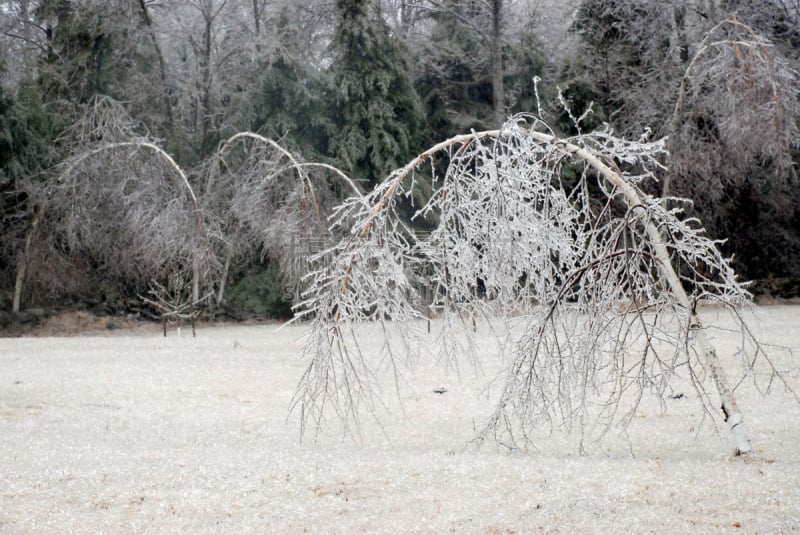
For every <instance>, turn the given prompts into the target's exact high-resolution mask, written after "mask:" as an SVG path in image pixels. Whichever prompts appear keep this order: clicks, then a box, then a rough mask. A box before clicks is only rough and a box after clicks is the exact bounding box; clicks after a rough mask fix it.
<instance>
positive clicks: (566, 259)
mask: <svg viewBox="0 0 800 535" xmlns="http://www.w3.org/2000/svg"><path fill="white" fill-rule="evenodd" d="M664 151H665V149H664V142H663V140H662V141H658V142H655V143H647V142H628V141H624V140H622V139H619V138H617V137H614V136H613V135H612V134H611V133H609V132H599V133H595V134H591V135H582V136H579V137H577V138H574V139H559V138H558V137H556V136H555V135H554V134H553V133H552V131H551V130H550V129H549V127H548V126H547V125H546V124H545V123H543V122H542V121H541V120H540V119H537V118H535V117H526V116H521V117H517V118H515V119H514V120H513V121H512V122H510V123H507V124H506V125H505V126H504V128H503V129H501V130H496V131H489V132H482V133H473V134H469V135H464V136H457V137H455V138H452V139H450V140H447V141H445V142H442V143H440V144H438V145H436V146H434V147H432V148H431V149H429V150H428V151H426V152H424V153H423V154H421V155H420V156H419V157H417V158H416V159H415V160H413V161H412V162H410V163H409V164H408V165H406V166H405V167H403V168H401V169H399V170H397V171H396V172H394V173H393V174H392V175H390V176H389V177H388V178H387V179H386V181H384V182H383V183H382V184H381V185H379V186H378V187H377V188H376V189H375V191H374V192H372V193H371V194H369V195H368V196H366V197H364V198H355V199H351V200H350V201H347V202H346V203H344V204H343V205H342V206H340V207H339V208H338V209H337V211H336V213H335V218H334V225H340V226H344V227H346V228H352V231H351V233H350V236H349V237H347V238H346V239H344V240H342V241H341V242H340V243H338V244H337V245H336V246H335V247H333V248H332V249H330V250H328V251H325V252H324V253H322V254H320V255H318V256H317V260H318V261H319V262H320V264H319V266H318V268H317V269H316V270H315V271H314V272H313V273H312V274H311V276H310V279H311V282H310V287H309V290H308V291H307V293H306V296H307V300H306V301H305V302H304V303H302V305H301V306H300V307H299V308H300V310H299V316H300V317H303V316H310V317H313V322H312V325H311V329H310V334H309V339H308V341H307V345H306V354H307V357H308V358H309V359H310V363H309V365H308V368H307V370H306V372H305V374H304V376H303V379H302V381H301V383H300V385H299V388H298V390H297V392H296V395H295V398H294V402H293V407H294V408H295V409H297V410H299V411H300V414H301V421H302V423H303V429H304V430H305V429H306V428H307V426H309V425H311V426H314V427H316V426H321V425H322V423H323V422H324V420H325V418H326V415H327V414H328V412H329V411H331V410H332V411H333V412H334V413H335V414H336V415H337V416H338V417H339V419H340V420H341V421H342V422H343V423H344V425H345V429H347V430H348V431H350V432H355V431H356V429H357V425H358V420H359V418H360V417H361V416H362V415H363V414H364V413H369V412H371V411H374V410H375V407H376V403H377V402H378V401H377V400H378V399H379V398H378V397H377V393H376V392H375V391H374V386H375V381H374V377H375V374H376V373H378V372H379V370H380V369H381V367H383V366H389V368H390V369H391V370H392V373H393V374H394V376H395V377H396V378H397V381H398V384H399V382H400V381H401V380H402V376H403V370H404V369H405V367H406V366H412V365H413V364H414V362H415V361H416V358H417V356H418V355H419V354H420V352H421V350H420V349H419V347H420V344H421V345H422V347H426V345H427V342H426V340H424V337H423V336H422V333H421V332H420V331H419V322H416V321H415V320H420V319H423V318H424V317H425V316H426V312H425V309H426V308H428V309H430V308H433V309H436V310H438V311H440V312H441V314H443V319H442V322H443V325H444V327H443V334H442V335H441V336H440V337H439V338H438V339H437V340H436V343H435V346H436V347H435V348H428V349H426V350H425V351H424V352H425V353H427V354H430V353H433V354H438V355H439V356H440V358H441V359H443V360H445V361H447V362H452V361H454V360H458V359H461V358H463V355H464V353H465V352H466V353H469V351H470V350H471V348H473V347H474V343H475V341H474V339H472V337H471V336H470V334H469V333H470V330H471V328H472V322H474V321H475V318H476V317H478V318H480V317H486V318H490V319H491V318H496V317H504V316H505V317H508V316H510V315H512V314H514V315H522V316H521V317H522V318H524V324H525V332H524V334H523V335H522V336H521V337H519V338H518V339H515V340H513V342H512V343H511V344H510V345H509V346H508V347H509V348H510V352H511V355H510V357H511V358H510V361H509V365H508V367H507V369H506V372H505V375H504V381H505V387H504V388H503V391H502V394H501V396H500V398H499V400H498V402H497V405H496V408H495V410H494V412H493V414H492V416H491V418H490V419H489V421H488V422H487V423H486V425H485V427H484V428H483V430H482V431H481V432H480V434H479V437H478V439H479V440H480V441H482V440H484V439H485V438H486V437H488V436H494V437H495V438H497V440H498V441H499V442H500V443H502V444H506V445H508V446H509V447H512V448H517V447H521V446H523V445H525V444H526V442H527V440H528V439H527V437H528V431H530V430H531V428H532V427H534V426H536V425H541V424H543V423H544V424H549V425H554V424H555V425H560V426H563V427H565V428H568V429H572V428H578V429H580V430H581V431H582V432H584V433H586V434H587V437H588V436H592V432H593V431H598V430H599V433H600V434H602V432H603V431H604V430H605V429H608V428H609V427H610V426H612V425H614V424H622V425H623V426H624V425H626V424H627V423H628V422H629V421H630V419H631V417H632V415H633V413H634V411H635V409H636V407H637V405H638V403H639V402H640V400H641V399H642V397H643V396H645V395H654V396H656V397H658V398H661V399H664V398H665V397H666V395H667V394H668V393H669V388H670V384H671V381H672V380H673V379H674V378H675V377H676V376H678V375H684V376H687V377H688V378H689V380H691V381H692V383H693V384H694V386H695V388H696V391H697V398H698V399H699V400H700V403H701V405H702V407H703V408H704V410H705V411H706V413H709V412H711V411H712V409H713V407H714V406H715V405H716V404H715V402H714V401H712V400H711V395H710V393H709V391H708V386H709V384H708V383H709V382H710V383H713V384H714V386H715V388H716V390H717V393H718V396H719V399H720V400H721V404H722V410H723V413H724V417H725V420H726V421H727V423H728V425H729V427H730V428H731V431H732V433H733V436H734V441H735V445H736V449H737V451H738V452H740V453H748V452H749V451H751V446H750V443H749V438H748V435H747V432H746V430H745V427H744V424H743V419H742V415H741V412H740V411H739V409H738V407H737V405H736V400H735V399H734V396H733V391H732V389H731V384H730V383H729V382H728V380H727V378H726V372H725V370H724V369H723V368H722V366H721V365H720V361H719V358H718V356H717V354H716V351H715V349H714V348H713V347H712V346H711V345H710V343H709V339H708V337H707V335H706V331H705V328H706V327H705V326H704V325H703V323H702V322H701V320H700V318H699V316H698V314H697V311H696V304H697V303H698V302H705V301H711V302H714V303H717V304H719V305H722V306H724V307H726V308H727V309H729V310H730V311H731V312H732V314H733V315H734V317H736V318H738V317H739V316H738V315H737V313H736V311H737V310H738V308H739V307H741V306H743V305H744V304H745V303H746V302H747V300H748V297H749V295H748V293H747V291H746V290H745V288H744V287H743V286H742V285H741V284H740V283H739V282H738V281H737V280H736V277H735V274H734V273H733V270H732V269H731V268H730V266H729V264H728V262H727V261H726V259H725V258H723V257H722V256H721V254H720V252H719V250H718V249H717V247H716V246H717V243H716V242H715V241H713V240H711V239H710V238H708V237H706V236H705V235H704V233H703V230H702V228H701V226H700V225H699V222H698V221H696V220H693V219H682V218H681V217H680V210H678V209H672V210H667V209H665V208H664V207H663V206H662V204H661V202H660V200H659V199H658V198H654V197H651V196H648V195H646V194H645V193H643V190H642V189H641V186H642V185H643V183H645V182H647V181H649V180H651V179H652V178H653V177H654V175H655V173H656V172H660V171H663V169H662V167H661V163H660V159H661V158H662V157H663V153H664ZM440 157H444V158H448V159H449V165H448V168H447V172H446V173H445V175H444V176H436V175H435V174H434V176H433V184H434V189H433V194H432V196H431V198H430V200H429V201H428V202H427V204H426V205H425V206H422V207H419V210H418V211H417V213H416V215H415V218H423V217H426V216H427V215H430V214H435V215H436V218H437V219H438V220H439V221H440V223H439V224H438V226H437V227H436V228H435V230H434V231H433V232H431V233H430V234H429V235H421V234H417V233H415V232H414V230H413V229H412V228H410V227H409V226H408V225H407V224H406V223H404V218H403V217H402V216H401V214H400V213H399V212H398V202H399V199H401V198H402V197H404V196H410V195H411V193H412V191H413V189H414V187H415V179H414V176H415V173H416V172H418V169H419V168H420V167H421V166H422V164H423V162H425V161H427V160H431V159H434V158H440ZM567 165H569V166H578V167H579V168H580V169H582V172H581V173H580V177H579V178H578V180H577V183H567V182H565V181H564V179H563V175H562V169H563V168H564V166H567ZM432 168H433V169H436V168H437V167H436V166H433V165H432ZM621 168H623V169H626V170H627V171H626V172H623V171H621ZM598 195H599V196H598ZM353 222H354V223H355V224H353ZM351 225H352V227H351ZM676 266H679V267H676ZM479 287H481V289H479ZM426 296H432V297H430V298H427V299H426ZM363 322H378V323H380V324H381V325H383V328H384V332H385V333H386V336H387V340H386V344H385V346H384V349H383V352H382V354H381V355H379V356H378V357H377V358H376V359H375V360H372V359H371V358H370V357H369V356H368V355H366V354H365V353H363V352H362V351H361V349H360V348H359V346H358V344H357V342H356V340H357V336H356V332H357V331H358V329H359V326H360V325H361V324H362V323H363ZM740 325H741V328H742V332H743V333H744V334H743V340H745V345H746V346H747V347H745V348H743V350H745V351H749V353H747V354H748V355H749V357H748V359H749V360H748V361H747V363H746V364H747V366H748V367H752V366H755V365H756V361H757V360H758V361H760V362H766V365H767V367H768V368H769V369H770V372H771V373H775V370H774V369H772V367H771V364H770V363H769V361H768V359H767V358H766V357H765V356H764V355H763V353H762V352H761V350H760V346H759V345H758V343H757V342H756V341H754V340H753V339H752V338H750V337H749V331H748V330H747V328H746V326H744V325H743V324H740ZM394 330H397V331H398V333H395V334H393V335H391V336H390V335H389V332H390V331H394ZM392 340H393V341H392ZM398 340H399V342H398Z"/></svg>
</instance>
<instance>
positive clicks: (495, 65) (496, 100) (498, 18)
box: [491, 0, 506, 126]
mask: <svg viewBox="0 0 800 535" xmlns="http://www.w3.org/2000/svg"><path fill="white" fill-rule="evenodd" d="M502 15H503V0H492V38H491V40H492V43H491V49H492V50H491V53H492V100H493V105H494V120H495V122H496V123H497V125H498V126H499V125H501V124H503V123H504V122H505V120H506V116H505V114H506V110H505V88H504V86H503V40H502V37H503V32H502V30H503V28H502Z"/></svg>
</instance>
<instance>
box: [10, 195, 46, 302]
mask: <svg viewBox="0 0 800 535" xmlns="http://www.w3.org/2000/svg"><path fill="white" fill-rule="evenodd" d="M41 213H42V209H39V210H37V211H36V213H35V214H34V216H33V221H32V222H31V229H30V230H29V231H28V235H27V236H26V237H25V247H24V249H23V250H22V256H21V257H20V259H19V263H18V264H17V278H16V280H15V281H14V300H13V302H12V303H11V312H13V313H15V314H16V313H18V312H19V305H20V300H21V297H22V284H23V282H24V281H25V273H26V272H27V271H28V258H29V256H30V250H31V238H33V233H34V232H36V227H38V226H39V219H40V217H41Z"/></svg>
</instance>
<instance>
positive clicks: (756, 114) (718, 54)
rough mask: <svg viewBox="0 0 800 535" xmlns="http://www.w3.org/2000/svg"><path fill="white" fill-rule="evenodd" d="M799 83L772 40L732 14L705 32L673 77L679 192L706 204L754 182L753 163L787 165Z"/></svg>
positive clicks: (794, 138)
mask: <svg viewBox="0 0 800 535" xmlns="http://www.w3.org/2000/svg"><path fill="white" fill-rule="evenodd" d="M799 82H800V80H798V74H797V72H795V71H794V70H793V69H792V68H791V66H790V65H789V63H788V61H787V60H786V59H785V58H784V57H782V56H781V54H780V52H779V51H777V50H775V47H774V45H773V44H772V43H771V42H770V41H769V40H768V39H766V38H765V37H763V36H762V35H760V34H758V33H757V32H756V31H755V30H753V28H751V27H750V26H748V25H747V24H746V23H744V22H742V21H740V20H738V19H737V18H735V17H733V18H729V19H726V20H724V21H722V22H721V23H719V24H718V25H716V26H714V27H713V28H712V29H711V30H709V32H708V33H707V34H706V36H705V39H704V40H703V42H702V43H701V44H700V46H699V47H698V50H697V52H696V53H695V55H694V57H693V59H692V61H691V62H690V64H689V66H688V67H687V69H686V72H685V74H684V76H683V79H682V80H681V84H680V91H679V94H678V98H677V101H676V104H675V111H674V113H673V117H672V124H671V127H670V130H671V133H670V139H669V150H670V155H671V162H672V163H671V166H670V167H671V175H673V176H674V177H675V178H676V180H678V181H679V186H680V190H681V191H683V192H686V193H688V195H689V196H690V197H691V198H692V199H694V200H696V201H699V202H704V203H707V204H711V205H713V204H715V203H717V202H719V201H720V199H722V198H723V197H725V196H726V195H729V193H726V191H727V190H729V189H730V188H736V190H740V189H741V188H742V187H743V184H744V183H746V182H748V181H757V180H758V177H757V173H755V172H754V168H755V166H756V164H760V165H763V166H764V167H766V168H768V169H769V168H770V167H772V168H773V169H777V170H781V171H782V170H786V169H788V168H791V167H792V166H793V165H794V164H793V161H792V155H793V153H792V149H793V148H796V147H797V146H798V138H799V137H800V129H799V127H798V124H800V104H798V97H800V90H798V87H800V84H799ZM765 175H766V174H765ZM778 176H779V175H778V173H774V174H773V176H767V177H766V178H762V181H768V180H771V181H774V182H777V180H776V179H777V178H778ZM699 177H702V180H698V178H699ZM782 180H786V179H785V178H784V179H782ZM765 188H766V186H765V185H764V184H761V185H760V187H759V189H765Z"/></svg>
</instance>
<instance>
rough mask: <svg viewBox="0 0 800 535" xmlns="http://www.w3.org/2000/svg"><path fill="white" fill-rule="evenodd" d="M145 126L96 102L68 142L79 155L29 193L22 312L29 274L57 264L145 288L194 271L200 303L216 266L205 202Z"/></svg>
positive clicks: (102, 100)
mask: <svg viewBox="0 0 800 535" xmlns="http://www.w3.org/2000/svg"><path fill="white" fill-rule="evenodd" d="M137 127H138V125H136V124H135V123H134V122H133V121H132V120H131V119H130V117H129V116H128V115H127V113H126V112H125V111H124V109H123V108H122V107H121V105H120V104H119V103H117V102H115V101H113V100H112V99H110V98H108V97H102V96H99V97H96V98H95V99H93V101H91V102H90V103H89V105H88V106H87V111H86V113H85V115H84V116H83V117H81V119H80V120H79V121H77V122H76V123H75V125H74V126H73V128H72V129H71V131H70V132H68V134H67V136H66V137H67V138H68V139H69V140H70V142H71V144H72V145H73V146H74V148H73V150H72V156H70V157H69V158H67V159H66V160H64V161H63V162H62V163H61V164H59V165H58V166H57V167H56V168H55V169H54V170H53V173H52V174H53V176H52V178H51V179H49V180H45V181H41V182H34V181H29V182H28V183H27V184H26V188H25V189H26V192H27V193H28V195H29V198H30V202H31V205H32V206H34V207H35V215H34V218H33V222H32V225H31V231H30V233H29V236H28V238H27V241H26V247H25V249H26V250H25V251H24V253H23V256H22V258H21V260H20V262H19V266H18V275H17V286H16V288H15V295H14V306H15V308H18V306H19V298H20V294H21V291H22V283H23V280H24V278H25V272H26V270H27V269H28V267H29V266H32V267H34V268H35V269H37V268H38V269H42V268H43V266H46V265H47V264H52V263H54V259H59V258H61V259H63V262H64V263H70V262H83V263H84V264H86V265H87V267H88V268H90V269H99V270H101V271H103V272H105V273H106V274H107V275H109V276H114V277H121V278H122V279H126V280H134V281H139V282H149V281H151V280H157V279H166V278H168V277H170V276H173V275H174V274H175V273H176V272H177V271H180V270H183V271H187V272H188V273H190V275H188V277H189V278H191V279H193V280H194V285H193V286H194V291H193V295H192V300H193V301H197V300H198V285H199V284H200V279H201V278H204V277H207V276H208V274H209V273H210V271H211V264H212V263H213V261H214V259H213V255H212V254H211V251H210V249H209V239H208V234H207V231H206V225H205V221H204V217H203V213H202V210H201V207H200V203H199V201H198V198H197V196H196V195H195V192H194V190H193V188H192V186H191V184H190V182H189V180H188V178H187V176H186V174H185V173H184V171H183V170H182V169H181V168H180V166H179V165H178V164H177V163H176V162H175V161H174V160H173V159H172V157H170V155H169V154H167V153H166V152H164V150H163V149H162V148H161V147H159V146H158V145H156V144H155V143H154V142H152V141H151V140H149V139H148V138H147V137H146V136H142V135H140V134H139V132H138V131H137ZM37 255H38V261H31V260H32V258H31V257H32V256H37ZM33 260H36V259H33ZM55 276H58V274H56V275H55ZM55 286H58V285H57V284H56V285H55Z"/></svg>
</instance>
